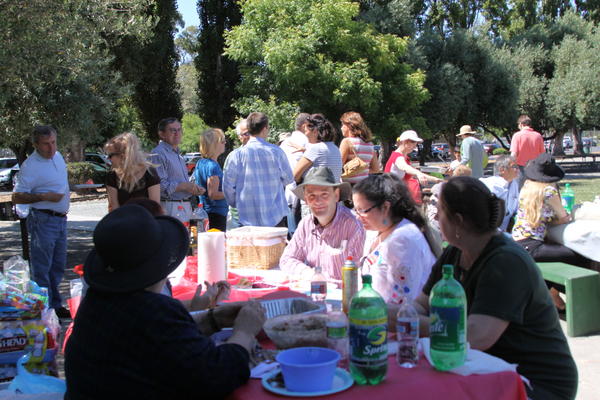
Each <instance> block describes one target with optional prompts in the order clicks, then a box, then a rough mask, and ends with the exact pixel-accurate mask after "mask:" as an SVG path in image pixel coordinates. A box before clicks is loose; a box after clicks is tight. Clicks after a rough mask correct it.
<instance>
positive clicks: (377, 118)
mask: <svg viewBox="0 0 600 400" xmlns="http://www.w3.org/2000/svg"><path fill="white" fill-rule="evenodd" d="M241 4H242V13H243V15H244V22H243V24H242V25H240V26H237V27H235V28H233V29H232V30H231V31H230V32H229V33H228V34H227V48H226V54H227V55H228V56H229V57H231V58H232V59H234V60H236V61H238V62H239V63H240V64H241V65H243V67H241V68H240V69H241V72H242V79H241V81H240V84H239V86H238V88H239V91H240V94H241V95H242V98H241V100H240V103H239V104H249V103H251V102H253V101H256V99H262V100H263V101H264V102H270V101H271V100H270V99H273V100H272V101H273V102H274V103H275V104H291V105H294V106H298V107H299V109H300V110H302V111H305V112H321V113H323V114H325V115H326V116H327V117H328V118H329V119H330V120H332V121H337V120H338V118H339V116H340V115H341V114H342V113H343V112H345V111H348V110H355V111H358V112H360V113H361V114H362V115H363V116H364V117H365V119H366V121H367V123H368V124H369V126H370V127H371V129H372V130H373V132H374V133H375V134H376V135H377V136H378V137H380V138H381V139H382V140H383V141H384V144H386V145H389V144H390V143H392V142H393V141H394V139H395V138H396V137H397V136H398V132H401V131H402V130H403V129H406V128H408V127H414V126H415V125H420V126H423V121H422V120H421V119H419V118H418V117H415V115H416V114H417V112H418V110H419V106H420V105H421V104H422V103H423V101H425V100H426V99H427V91H426V90H425V89H424V88H423V81H424V78H425V76H424V74H423V72H421V71H416V70H414V69H413V68H412V67H410V66H409V65H408V64H406V63H405V62H404V61H403V60H404V57H405V56H406V48H407V40H406V39H403V38H400V37H397V36H395V35H391V34H380V33H377V32H376V31H374V30H373V28H372V27H371V26H370V25H369V24H367V23H365V22H362V21H358V20H357V17H358V14H359V5H358V4H357V3H355V2H351V1H345V0H323V1H316V0H309V1H307V0H290V1H286V2H281V1H276V0H246V1H243V2H242V3H241ZM288 118H293V115H291V116H289V117H288Z"/></svg>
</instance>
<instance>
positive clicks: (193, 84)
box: [177, 63, 198, 115]
mask: <svg viewBox="0 0 600 400" xmlns="http://www.w3.org/2000/svg"><path fill="white" fill-rule="evenodd" d="M177 86H178V91H179V97H180V98H181V107H182V109H183V112H184V115H185V114H190V113H193V112H194V111H195V110H196V109H197V108H198V71H196V67H195V66H194V64H192V63H186V64H181V65H180V66H179V68H177Z"/></svg>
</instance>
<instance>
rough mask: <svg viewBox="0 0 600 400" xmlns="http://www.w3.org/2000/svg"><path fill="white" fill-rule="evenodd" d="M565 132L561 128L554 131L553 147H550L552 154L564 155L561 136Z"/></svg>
mask: <svg viewBox="0 0 600 400" xmlns="http://www.w3.org/2000/svg"><path fill="white" fill-rule="evenodd" d="M564 136H565V133H564V131H563V130H562V129H559V130H557V131H556V136H555V137H554V147H553V149H552V155H553V156H564V155H565V149H564V148H563V137H564Z"/></svg>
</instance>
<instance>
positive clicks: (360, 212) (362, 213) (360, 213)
mask: <svg viewBox="0 0 600 400" xmlns="http://www.w3.org/2000/svg"><path fill="white" fill-rule="evenodd" d="M375 207H379V204H374V205H372V206H371V207H369V208H367V209H366V210H359V209H358V208H355V209H354V211H356V213H357V214H358V215H360V216H361V217H364V216H365V215H367V214H368V213H369V211H371V210H372V209H374V208H375Z"/></svg>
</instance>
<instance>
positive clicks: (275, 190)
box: [223, 112, 293, 227]
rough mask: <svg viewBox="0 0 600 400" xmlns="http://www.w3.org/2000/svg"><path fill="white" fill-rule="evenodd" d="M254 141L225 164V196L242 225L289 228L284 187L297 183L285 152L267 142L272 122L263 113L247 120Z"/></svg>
mask: <svg viewBox="0 0 600 400" xmlns="http://www.w3.org/2000/svg"><path fill="white" fill-rule="evenodd" d="M246 123H247V124H248V133H250V140H248V143H246V145H245V146H242V147H240V148H239V149H238V150H236V151H234V152H232V153H231V154H229V156H228V157H227V161H225V170H224V171H223V193H224V194H225V199H226V200H227V203H228V204H229V205H230V206H231V207H236V208H237V210H238V213H239V220H240V224H241V225H242V226H248V225H250V226H281V227H285V226H287V214H288V205H287V202H286V200H285V195H284V188H285V185H287V184H289V183H291V182H292V180H293V176H292V170H291V169H290V166H289V164H288V162H287V159H286V157H285V153H284V152H283V151H282V150H281V149H280V148H279V147H278V146H275V145H273V144H271V143H269V142H267V140H266V139H267V137H268V135H269V119H268V118H267V116H266V115H265V114H263V113H260V112H253V113H250V115H248V118H246Z"/></svg>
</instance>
